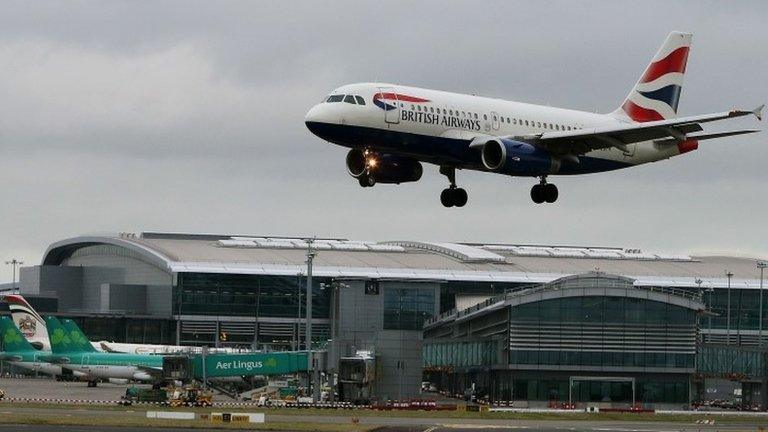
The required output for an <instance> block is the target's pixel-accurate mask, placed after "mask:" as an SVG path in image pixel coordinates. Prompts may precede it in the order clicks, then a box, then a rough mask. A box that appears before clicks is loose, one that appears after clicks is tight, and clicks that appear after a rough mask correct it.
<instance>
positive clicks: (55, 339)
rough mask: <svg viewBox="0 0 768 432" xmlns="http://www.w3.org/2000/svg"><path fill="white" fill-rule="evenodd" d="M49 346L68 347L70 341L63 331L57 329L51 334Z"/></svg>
mask: <svg viewBox="0 0 768 432" xmlns="http://www.w3.org/2000/svg"><path fill="white" fill-rule="evenodd" d="M50 339H51V345H69V344H70V343H72V341H71V340H70V339H69V337H68V336H67V334H66V333H64V330H63V329H60V328H57V329H56V330H54V331H53V334H51V338H50Z"/></svg>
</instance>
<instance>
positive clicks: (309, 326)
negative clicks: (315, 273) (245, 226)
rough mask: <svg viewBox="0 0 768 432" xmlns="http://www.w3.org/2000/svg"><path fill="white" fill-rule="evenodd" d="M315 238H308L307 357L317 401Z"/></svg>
mask: <svg viewBox="0 0 768 432" xmlns="http://www.w3.org/2000/svg"><path fill="white" fill-rule="evenodd" d="M314 241H315V239H307V240H306V242H307V331H306V338H307V358H308V363H309V364H308V367H309V371H308V373H309V375H310V377H311V381H312V402H317V401H318V400H319V399H320V371H319V370H318V368H317V367H316V366H315V364H314V356H313V355H312V262H313V261H314V260H315V256H316V255H317V254H316V253H315V251H314V250H313V249H312V243H313V242H314Z"/></svg>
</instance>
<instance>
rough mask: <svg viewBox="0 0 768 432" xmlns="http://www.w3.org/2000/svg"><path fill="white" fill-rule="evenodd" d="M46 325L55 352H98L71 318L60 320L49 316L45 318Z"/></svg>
mask: <svg viewBox="0 0 768 432" xmlns="http://www.w3.org/2000/svg"><path fill="white" fill-rule="evenodd" d="M45 326H46V327H47V328H48V336H49V338H50V339H51V351H53V353H54V354H64V353H84V352H98V351H96V348H94V347H93V345H91V342H90V341H89V340H88V338H87V337H85V334H83V332H82V331H81V330H80V327H78V326H77V324H75V322H74V321H72V320H71V319H63V320H61V321H59V320H58V319H57V318H56V317H50V316H49V317H46V318H45Z"/></svg>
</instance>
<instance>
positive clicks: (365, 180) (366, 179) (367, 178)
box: [357, 174, 376, 187]
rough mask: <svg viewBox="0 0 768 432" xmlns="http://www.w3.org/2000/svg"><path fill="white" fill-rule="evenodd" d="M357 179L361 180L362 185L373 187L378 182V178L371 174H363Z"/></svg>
mask: <svg viewBox="0 0 768 432" xmlns="http://www.w3.org/2000/svg"><path fill="white" fill-rule="evenodd" d="M357 181H358V182H360V186H362V187H373V185H375V184H376V179H375V178H374V177H373V176H372V175H370V174H363V175H361V176H360V177H358V178H357Z"/></svg>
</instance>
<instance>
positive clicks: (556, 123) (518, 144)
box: [305, 32, 764, 207]
mask: <svg viewBox="0 0 768 432" xmlns="http://www.w3.org/2000/svg"><path fill="white" fill-rule="evenodd" d="M691 39H692V35H691V34H688V33H680V32H672V33H670V34H669V36H667V39H666V40H665V41H664V43H663V44H662V46H661V48H660V49H659V51H658V52H657V53H656V55H655V56H654V57H653V59H652V60H651V63H650V64H649V65H648V67H647V68H646V69H645V72H643V74H642V75H641V76H640V79H639V81H638V82H637V84H635V86H634V87H633V88H632V90H631V91H630V92H629V95H627V97H626V99H625V100H624V101H623V102H622V103H621V105H620V106H619V108H617V109H616V110H615V111H613V112H611V113H608V114H595V113H590V112H585V111H575V110H569V109H562V108H552V107H548V106H541V105H532V104H526V103H520V102H512V101H506V100H501V99H493V98H485V97H479V96H474V95H465V94H457V93H448V92H443V91H437V90H428V89H423V88H416V87H406V86H401V85H396V84H384V83H362V84H349V85H345V86H342V87H339V88H338V89H336V90H334V91H333V92H332V93H331V94H330V95H329V96H328V97H327V98H326V99H325V100H324V101H323V102H322V103H320V104H318V105H315V106H314V107H312V109H310V110H309V112H308V113H307V115H306V119H305V122H306V125H307V128H309V130H310V131H311V132H312V133H313V134H315V135H317V136H318V137H320V138H322V139H324V140H326V141H329V142H331V143H334V144H338V145H341V146H344V147H348V148H350V149H351V150H350V151H349V153H348V154H347V159H346V163H347V171H348V172H349V174H350V175H351V176H352V177H355V178H357V179H358V181H359V182H360V186H363V187H371V186H373V185H375V184H376V183H397V184H399V183H405V182H414V181H418V180H419V179H420V178H421V174H422V164H421V163H422V162H425V163H431V164H435V165H438V166H439V167H440V173H441V174H443V175H445V176H446V177H448V181H449V182H450V185H449V187H448V188H446V189H445V190H443V192H442V193H441V194H440V201H441V202H442V204H443V205H444V206H446V207H453V206H456V207H463V206H464V205H465V204H466V203H467V192H466V191H465V190H464V189H462V188H459V187H457V186H456V169H471V170H478V171H487V172H493V173H498V174H504V175H509V176H518V177H533V178H538V179H539V182H538V183H537V184H535V185H534V186H533V187H532V188H531V199H533V201H534V202H535V203H537V204H540V203H543V202H548V203H553V202H555V201H556V200H557V196H558V191H557V187H556V186H555V185H554V184H552V183H549V182H548V181H547V179H548V178H549V176H552V175H574V174H591V173H597V172H603V171H611V170H616V169H621V168H628V167H631V166H634V165H640V164H644V163H648V162H655V161H659V160H663V159H668V158H671V157H673V156H677V155H681V154H683V153H687V152H690V151H692V150H696V149H697V148H698V146H699V141H703V140H708V139H713V138H723V137H727V136H733V135H741V134H748V133H753V132H759V130H753V129H748V130H734V131H727V132H717V133H699V132H702V131H703V128H702V124H704V123H708V122H712V121H717V120H725V119H731V118H736V117H742V116H746V115H754V116H755V117H756V118H757V119H758V120H761V111H762V109H763V106H764V105H761V106H759V107H757V108H756V109H754V110H751V111H745V110H738V109H733V110H730V111H725V112H721V113H714V114H705V115H696V116H689V117H677V106H678V102H679V100H680V90H681V88H682V83H683V75H684V73H685V65H686V62H687V60H688V53H689V51H690V47H691Z"/></svg>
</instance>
